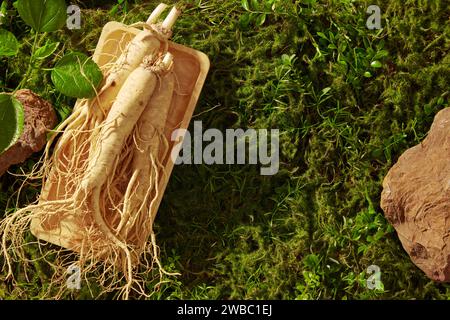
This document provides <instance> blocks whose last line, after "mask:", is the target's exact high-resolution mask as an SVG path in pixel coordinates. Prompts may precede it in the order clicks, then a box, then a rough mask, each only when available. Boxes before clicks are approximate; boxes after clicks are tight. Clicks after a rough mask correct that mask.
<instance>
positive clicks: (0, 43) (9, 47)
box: [0, 29, 19, 57]
mask: <svg viewBox="0 0 450 320" xmlns="http://www.w3.org/2000/svg"><path fill="white" fill-rule="evenodd" d="M18 52H19V41H17V38H16V37H15V36H14V35H13V34H12V33H11V32H9V31H6V30H4V29H0V57H12V56H15V55H16V54H17V53H18Z"/></svg>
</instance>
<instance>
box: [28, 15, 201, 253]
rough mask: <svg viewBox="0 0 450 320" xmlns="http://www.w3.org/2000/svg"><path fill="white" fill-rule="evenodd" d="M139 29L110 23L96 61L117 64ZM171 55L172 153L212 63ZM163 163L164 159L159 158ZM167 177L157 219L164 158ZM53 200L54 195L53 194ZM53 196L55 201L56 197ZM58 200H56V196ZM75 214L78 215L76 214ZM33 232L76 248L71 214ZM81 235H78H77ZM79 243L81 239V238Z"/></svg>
mask: <svg viewBox="0 0 450 320" xmlns="http://www.w3.org/2000/svg"><path fill="white" fill-rule="evenodd" d="M139 31H140V30H139V29H136V28H131V27H128V26H126V25H124V24H122V23H119V22H109V23H107V24H106V25H105V26H104V28H103V31H102V34H101V36H100V39H99V42H98V44H97V48H96V50H95V53H94V55H93V60H94V61H95V62H96V63H97V64H98V65H99V66H100V67H102V66H104V65H105V64H107V63H111V62H114V61H115V60H116V59H117V58H118V56H119V55H120V53H121V52H122V51H123V50H124V49H125V47H126V45H127V44H128V43H129V42H130V40H131V39H132V38H133V37H134V36H135V35H136V34H137V33H139ZM169 52H171V53H172V54H173V56H174V73H175V78H176V86H175V89H176V90H175V91H176V92H174V96H173V100H172V105H171V110H170V112H169V118H168V120H167V123H166V127H165V135H166V138H167V140H168V141H169V142H170V144H169V145H170V148H169V153H168V154H169V155H170V151H171V150H172V149H173V146H174V142H172V141H171V135H172V132H173V131H174V130H175V129H179V128H180V129H187V128H188V126H189V122H190V121H191V118H192V115H193V113H194V109H195V106H196V104H197V101H198V98H199V96H200V92H201V90H202V87H203V85H204V83H205V80H206V76H207V74H208V71H209V67H210V62H209V59H208V57H207V56H206V55H205V54H204V53H202V52H200V51H197V50H194V49H191V48H188V47H185V46H182V45H179V44H176V43H173V42H169ZM160 160H161V159H160ZM162 161H163V162H162V164H163V165H164V167H165V171H166V173H167V175H165V176H161V179H160V182H159V194H160V196H159V198H158V200H157V203H156V205H155V212H152V216H155V215H156V213H157V211H158V207H159V205H160V203H161V200H162V197H163V195H164V190H165V189H166V186H167V183H168V180H169V177H170V174H171V172H172V169H173V166H174V163H173V162H172V159H171V157H170V156H168V157H167V158H166V159H162ZM50 190H51V188H50ZM50 197H52V195H50ZM55 197H56V196H53V197H52V198H55ZM56 198H57V197H56ZM73 214H74V215H76V212H74V213H73ZM31 232H32V233H33V234H34V235H35V236H36V237H37V238H39V239H41V240H44V241H48V242H51V243H53V244H56V245H59V246H62V247H65V248H67V249H72V250H76V249H75V245H74V241H77V239H78V238H77V236H76V234H77V225H76V224H75V223H74V221H71V219H70V215H69V216H67V215H66V216H65V218H64V219H63V220H61V221H59V223H58V224H57V225H56V227H55V228H54V229H52V230H44V229H43V228H42V227H41V221H40V220H39V219H34V220H33V221H32V223H31ZM78 236H79V234H78ZM78 241H79V239H78Z"/></svg>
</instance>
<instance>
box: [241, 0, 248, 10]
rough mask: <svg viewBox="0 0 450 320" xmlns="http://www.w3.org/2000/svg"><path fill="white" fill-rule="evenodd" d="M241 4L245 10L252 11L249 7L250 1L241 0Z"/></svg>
mask: <svg viewBox="0 0 450 320" xmlns="http://www.w3.org/2000/svg"><path fill="white" fill-rule="evenodd" d="M241 4H242V7H243V8H244V9H245V10H247V11H250V6H249V5H248V0H241Z"/></svg>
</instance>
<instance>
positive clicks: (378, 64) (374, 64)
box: [370, 60, 382, 69]
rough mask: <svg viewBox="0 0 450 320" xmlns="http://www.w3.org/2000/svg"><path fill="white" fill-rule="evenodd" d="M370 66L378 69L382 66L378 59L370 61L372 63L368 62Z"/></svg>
mask: <svg viewBox="0 0 450 320" xmlns="http://www.w3.org/2000/svg"><path fill="white" fill-rule="evenodd" d="M370 66H371V67H372V68H377V69H379V68H381V67H382V64H381V62H380V61H378V60H375V61H372V63H371V64H370Z"/></svg>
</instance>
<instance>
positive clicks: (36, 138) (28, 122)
mask: <svg viewBox="0 0 450 320" xmlns="http://www.w3.org/2000/svg"><path fill="white" fill-rule="evenodd" d="M15 97H16V99H17V100H19V101H20V102H21V103H22V105H23V108H24V113H25V126H24V130H23V133H22V135H21V137H20V138H19V140H18V141H17V142H16V144H15V145H13V146H12V147H11V148H9V149H8V150H7V151H6V152H4V153H3V154H2V155H0V176H1V175H3V174H4V173H5V172H6V170H8V168H9V167H10V166H11V165H13V164H19V163H22V162H23V161H25V160H26V159H27V158H29V157H30V156H31V155H32V154H33V153H34V152H38V151H40V150H42V148H43V147H44V146H45V144H46V141H47V133H48V130H49V129H53V128H54V126H55V125H56V123H57V120H58V119H57V117H56V113H55V110H54V109H53V107H52V105H51V104H50V103H48V102H47V101H45V100H43V99H42V98H41V97H39V96H38V95H36V94H35V93H33V92H32V91H30V90H19V91H17V92H16V94H15Z"/></svg>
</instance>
